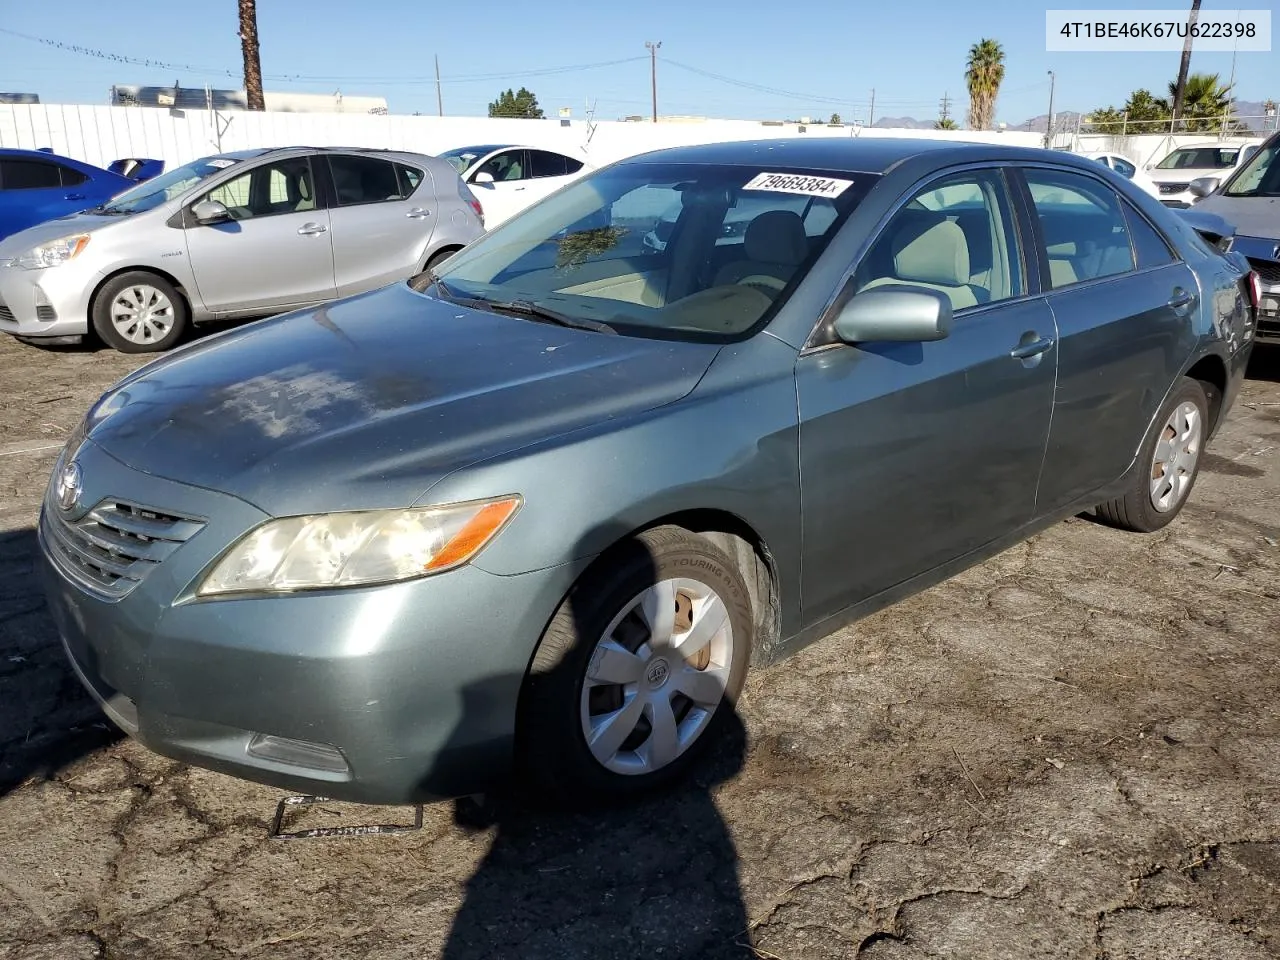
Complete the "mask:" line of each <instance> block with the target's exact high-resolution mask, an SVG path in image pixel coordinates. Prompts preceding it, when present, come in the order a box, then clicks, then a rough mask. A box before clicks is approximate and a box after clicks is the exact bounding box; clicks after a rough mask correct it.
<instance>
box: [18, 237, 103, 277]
mask: <svg viewBox="0 0 1280 960" xmlns="http://www.w3.org/2000/svg"><path fill="white" fill-rule="evenodd" d="M88 245H89V235H88V234H87V233H78V234H76V235H75V236H74V237H63V238H62V239H60V240H52V241H50V242H49V243H42V244H41V245H40V246H38V247H34V248H32V249H31V250H28V251H27V252H26V253H24V254H23V255H22V256H20V257H19V258H18V265H19V266H21V267H26V268H27V269H28V270H43V269H44V268H45V267H56V266H57V265H58V264H60V263H66V262H67V261H68V260H74V259H75V258H76V257H78V256H79V255H80V252H81V251H82V250H84V248H85V247H87V246H88Z"/></svg>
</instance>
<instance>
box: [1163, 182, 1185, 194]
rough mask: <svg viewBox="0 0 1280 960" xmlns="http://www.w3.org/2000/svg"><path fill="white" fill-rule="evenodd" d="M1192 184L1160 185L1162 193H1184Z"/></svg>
mask: <svg viewBox="0 0 1280 960" xmlns="http://www.w3.org/2000/svg"><path fill="white" fill-rule="evenodd" d="M1190 186H1191V184H1189V183H1162V184H1160V192H1161V193H1184V192H1185V191H1186V190H1187V189H1188V188H1190Z"/></svg>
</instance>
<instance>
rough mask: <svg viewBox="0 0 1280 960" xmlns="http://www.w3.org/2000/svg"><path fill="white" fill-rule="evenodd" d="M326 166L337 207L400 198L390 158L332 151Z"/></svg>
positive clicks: (398, 186) (397, 180) (394, 169)
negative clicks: (328, 170) (329, 172)
mask: <svg viewBox="0 0 1280 960" xmlns="http://www.w3.org/2000/svg"><path fill="white" fill-rule="evenodd" d="M329 169H330V170H331V171H332V173H333V189H334V192H335V194H336V195H337V198H338V206H340V207H349V206H352V205H354V204H358V203H381V202H382V201H384V200H400V199H402V195H401V193H400V181H399V179H398V178H397V176H396V168H395V165H394V164H393V163H391V161H389V160H379V159H377V158H376V157H353V156H349V155H346V154H335V155H334V156H331V157H330V158H329Z"/></svg>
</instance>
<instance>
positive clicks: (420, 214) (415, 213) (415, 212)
mask: <svg viewBox="0 0 1280 960" xmlns="http://www.w3.org/2000/svg"><path fill="white" fill-rule="evenodd" d="M405 216H406V217H408V218H409V219H410V220H425V219H426V218H427V217H429V216H431V211H430V210H423V209H422V208H421V207H414V208H413V209H412V210H410V211H409V212H408V213H406V214H405Z"/></svg>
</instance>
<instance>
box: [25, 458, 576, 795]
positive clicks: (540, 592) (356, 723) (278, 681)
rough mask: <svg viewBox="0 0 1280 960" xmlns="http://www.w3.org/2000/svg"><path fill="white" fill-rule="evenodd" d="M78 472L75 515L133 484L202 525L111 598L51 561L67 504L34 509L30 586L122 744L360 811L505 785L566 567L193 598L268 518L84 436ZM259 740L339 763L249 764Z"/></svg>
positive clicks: (469, 569)
mask: <svg viewBox="0 0 1280 960" xmlns="http://www.w3.org/2000/svg"><path fill="white" fill-rule="evenodd" d="M76 460H77V462H78V463H79V464H80V465H81V468H82V471H83V473H82V475H83V477H84V478H85V479H84V490H85V494H84V496H83V502H84V503H86V504H96V503H99V502H100V501H103V500H104V499H105V500H108V501H109V500H111V499H112V498H113V497H115V496H116V495H117V494H115V493H113V492H112V491H120V490H127V491H129V493H130V497H131V500H132V501H134V502H138V503H148V504H152V505H160V506H162V507H163V508H164V509H165V510H166V511H172V512H173V513H175V514H181V515H183V516H186V517H198V518H201V519H202V520H203V522H204V526H203V528H202V529H201V530H199V532H198V533H196V534H195V535H193V536H191V537H190V539H189V540H187V541H186V542H185V543H182V544H181V545H180V546H179V547H178V548H177V549H175V550H174V551H173V552H172V553H171V554H170V555H169V556H168V557H167V558H165V559H164V560H163V562H160V563H158V564H156V565H155V566H154V567H153V568H151V569H150V570H149V571H148V572H146V574H145V576H142V577H141V578H140V580H139V582H138V583H137V585H136V586H134V587H132V588H131V589H129V590H128V591H127V592H126V593H125V594H124V595H123V596H120V597H112V596H109V595H104V594H102V593H101V592H99V591H95V590H93V589H91V585H86V582H85V577H84V576H83V574H82V573H80V572H77V571H76V570H74V569H71V567H70V565H69V564H68V563H67V561H66V559H65V557H64V555H63V554H62V553H60V552H59V548H58V547H57V546H56V541H57V538H58V536H59V530H60V529H62V528H60V527H58V525H59V524H62V523H63V520H62V517H63V516H64V514H62V513H61V511H60V508H59V507H58V506H56V505H55V504H53V503H51V502H50V501H48V500H46V503H45V506H44V509H43V511H42V513H41V519H40V528H39V537H40V544H41V550H40V567H41V575H42V578H43V580H44V584H45V590H46V595H47V597H48V603H49V609H50V611H51V614H52V616H53V619H54V621H55V623H56V625H57V628H58V632H59V633H60V635H61V637H62V640H63V644H64V646H65V648H66V653H67V656H68V657H69V659H70V661H71V663H72V664H73V665H74V668H75V671H76V673H77V674H78V675H79V677H80V679H81V681H82V682H83V683H84V685H85V686H86V687H87V688H88V690H89V691H90V693H91V694H92V695H93V696H94V697H95V698H96V699H97V700H98V701H99V702H100V703H101V704H102V705H103V707H104V709H105V711H106V712H107V715H108V716H109V717H110V718H111V719H112V720H113V721H114V722H115V723H116V724H117V725H119V726H120V727H121V728H122V729H124V730H125V731H126V732H127V733H129V734H130V735H131V736H134V737H136V738H137V739H138V740H140V741H141V742H142V743H143V744H145V745H146V746H148V747H150V748H151V749H153V750H155V751H156V752H158V753H161V754H164V755H166V756H170V757H174V758H176V759H180V760H184V761H187V762H190V763H193V764H195V765H197V766H202V767H208V768H210V769H214V770H218V771H221V772H224V773H228V774H231V775H233V776H238V777H242V778H244V779H248V780H253V781H257V782H261V783H268V784H273V785H276V786H279V787H282V788H285V789H288V790H295V791H300V792H305V793H312V794H319V795H321V796H326V797H332V798H334V799H340V800H354V801H360V802H365V803H409V802H423V801H428V800H433V799H441V798H448V797H456V796H463V795H466V794H471V793H478V792H483V791H484V790H485V789H487V788H488V787H491V786H492V785H494V784H495V783H496V782H498V781H500V780H501V779H502V778H503V777H504V776H505V775H506V774H507V773H508V771H509V769H510V765H511V759H512V752H513V743H514V732H515V724H516V708H517V703H518V699H519V693H520V688H521V685H522V682H523V679H524V675H525V671H526V669H527V667H528V663H529V659H530V657H531V655H532V652H533V649H534V646H535V645H536V644H537V641H538V638H539V637H540V635H541V633H542V630H543V628H544V627H545V625H546V622H547V620H549V618H550V616H551V613H552V612H553V611H554V608H555V606H556V604H557V603H558V602H559V599H560V597H562V596H563V592H564V589H565V588H566V584H565V583H564V578H565V577H566V576H567V575H568V571H567V570H566V569H565V568H551V569H549V570H544V571H539V572H537V573H530V574H525V575H521V576H511V577H503V576H496V575H492V574H488V573H485V572H484V571H482V570H480V569H478V568H477V567H474V566H466V567H461V568H458V569H456V570H453V571H450V572H448V573H445V574H441V575H439V576H435V577H427V578H424V579H421V580H416V581H411V582H407V583H400V584H395V585H391V586H384V587H374V588H367V589H350V590H333V591H316V592H312V593H306V594H294V595H286V596H256V597H246V598H241V599H221V600H207V601H197V600H195V599H194V598H193V595H192V594H193V590H194V587H195V585H196V582H197V580H198V577H199V576H200V574H201V572H202V571H203V570H204V569H205V568H206V567H207V565H208V564H209V563H210V562H211V561H212V560H213V559H215V558H216V557H217V556H218V554H219V553H220V552H221V550H222V549H223V548H224V547H226V546H227V545H228V544H229V543H230V542H232V541H233V540H234V539H236V538H237V537H238V536H239V535H241V534H242V533H243V532H245V531H247V530H248V529H250V528H251V527H253V526H255V525H256V524H257V523H259V522H261V521H262V520H263V519H266V516H265V515H264V514H262V513H261V512H259V511H258V510H256V509H255V508H254V507H252V506H250V505H248V504H246V503H243V502H242V501H239V500H236V499H234V498H232V497H229V496H225V495H221V494H216V493H212V492H210V491H207V490H201V489H197V488H192V487H187V486H185V485H182V484H176V483H173V482H171V481H167V480H161V479H159V478H155V477H151V476H148V475H145V474H141V473H138V472H136V471H133V470H131V469H129V468H127V467H125V466H123V465H122V464H120V463H118V462H116V461H114V460H113V459H112V458H111V457H109V456H108V455H107V454H106V453H105V452H104V451H102V450H101V449H100V448H98V447H96V446H95V445H94V444H92V443H91V442H90V443H86V444H85V445H84V446H83V447H81V449H80V451H79V452H78V453H77V454H76ZM59 463H60V464H61V461H59ZM75 513H76V511H74V510H73V511H72V513H71V514H70V516H72V517H74V516H75ZM255 736H256V737H262V736H266V737H270V738H280V739H282V740H284V741H301V742H303V743H304V744H309V745H313V746H314V745H323V746H324V747H326V748H328V749H329V751H330V754H331V756H337V757H338V762H337V763H336V764H335V763H333V762H331V761H330V760H329V759H326V760H324V761H323V762H319V761H317V762H314V763H313V762H311V761H309V760H308V759H307V755H306V754H305V751H304V753H303V755H301V757H299V756H294V757H293V758H291V759H287V760H282V759H280V758H279V756H278V755H277V756H263V755H260V754H257V753H251V752H250V748H251V744H252V743H254V742H255V740H254V738H255ZM335 748H336V752H335Z"/></svg>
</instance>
